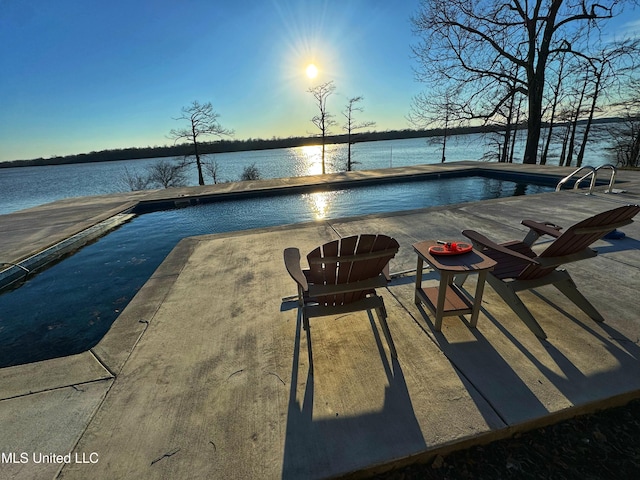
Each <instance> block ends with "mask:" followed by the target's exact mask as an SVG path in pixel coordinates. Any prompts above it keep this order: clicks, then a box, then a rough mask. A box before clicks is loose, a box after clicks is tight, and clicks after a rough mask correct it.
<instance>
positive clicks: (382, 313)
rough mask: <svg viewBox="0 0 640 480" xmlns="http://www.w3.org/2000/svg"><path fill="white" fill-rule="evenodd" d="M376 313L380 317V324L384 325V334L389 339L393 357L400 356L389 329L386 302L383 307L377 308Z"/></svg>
mask: <svg viewBox="0 0 640 480" xmlns="http://www.w3.org/2000/svg"><path fill="white" fill-rule="evenodd" d="M376 313H377V314H378V318H379V319H380V325H381V326H382V331H383V332H384V336H385V338H386V339H387V343H388V344H389V350H390V351H391V357H392V358H398V352H397V351H396V346H395V344H394V343H393V338H391V331H390V330H389V325H388V324H387V310H386V308H384V303H383V304H382V306H381V307H378V308H376Z"/></svg>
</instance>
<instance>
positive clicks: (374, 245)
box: [284, 235, 400, 373]
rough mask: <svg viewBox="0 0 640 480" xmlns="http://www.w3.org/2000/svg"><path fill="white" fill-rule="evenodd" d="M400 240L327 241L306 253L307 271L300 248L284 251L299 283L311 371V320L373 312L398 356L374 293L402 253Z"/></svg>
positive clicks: (376, 237)
mask: <svg viewBox="0 0 640 480" xmlns="http://www.w3.org/2000/svg"><path fill="white" fill-rule="evenodd" d="M399 248H400V246H399V245H398V242H397V241H396V240H394V239H393V238H391V237H388V236H386V235H355V236H352V237H346V238H341V239H339V240H334V241H332V242H329V243H326V244H324V245H322V246H320V247H317V248H316V249H314V250H313V251H312V252H311V253H309V255H307V262H308V264H309V269H308V270H303V269H302V267H301V265H300V251H299V250H298V249H297V248H287V249H285V250H284V263H285V266H286V268H287V271H288V272H289V275H291V278H293V279H294V280H295V281H296V283H297V284H298V302H299V308H300V310H301V313H302V319H303V325H304V328H305V330H307V348H308V349H309V370H310V372H311V373H313V360H312V354H311V336H310V331H309V318H312V317H322V316H327V315H339V314H342V313H348V312H356V311H362V310H367V311H369V312H371V310H375V311H376V313H377V314H378V318H379V320H380V324H381V326H382V330H383V332H384V335H385V337H386V339H387V343H388V344H389V350H390V351H391V355H392V357H393V358H397V353H396V349H395V346H394V344H393V339H392V338H391V333H390V332H389V326H388V325H387V312H386V309H385V307H384V301H383V299H382V297H380V296H379V295H377V294H376V291H375V289H376V288H379V287H384V286H385V285H387V282H388V280H389V261H390V260H391V259H392V258H393V257H394V256H395V254H396V253H397V252H398V249H399Z"/></svg>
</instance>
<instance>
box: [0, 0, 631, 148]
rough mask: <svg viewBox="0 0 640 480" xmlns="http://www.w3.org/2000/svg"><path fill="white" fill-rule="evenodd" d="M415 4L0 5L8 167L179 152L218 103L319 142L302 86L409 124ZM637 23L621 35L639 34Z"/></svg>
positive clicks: (238, 116)
mask: <svg viewBox="0 0 640 480" xmlns="http://www.w3.org/2000/svg"><path fill="white" fill-rule="evenodd" d="M418 5H419V0H402V1H397V2H394V1H389V0H298V1H295V0H235V1H212V0H208V1H207V0H180V1H176V0H172V1H169V0H155V1H152V0H109V1H104V0H73V1H72V0H31V1H29V0H0V161H4V160H15V159H30V158H37V157H44V158H47V157H50V156H55V155H67V154H73V153H85V152H90V151H98V150H104V149H110V148H125V147H133V146H139V147H145V146H156V145H167V144H171V143H172V141H171V140H169V139H168V138H167V135H168V133H169V131H170V130H171V129H172V128H177V127H181V126H183V124H180V122H177V121H175V120H174V118H175V117H177V116H179V115H180V110H181V108H182V107H183V106H187V105H189V104H190V103H191V102H192V101H194V100H198V101H199V102H201V103H205V102H211V103H212V104H213V107H214V110H215V111H217V112H218V113H219V114H220V115H221V117H220V122H221V124H222V125H223V126H224V127H225V128H229V129H233V130H235V132H236V134H235V138H238V139H246V138H271V137H288V136H294V135H309V134H316V133H317V131H316V130H315V127H314V126H313V124H312V123H311V121H310V120H311V118H312V117H313V116H314V115H315V114H316V113H317V107H316V106H315V105H314V102H313V98H312V96H311V94H309V93H308V92H307V90H308V88H309V87H310V86H311V85H313V84H317V83H321V82H324V81H329V80H332V81H334V83H335V86H336V93H335V94H334V95H333V96H332V97H331V98H330V99H329V110H330V112H331V113H333V114H334V115H335V116H336V119H337V120H339V121H340V120H341V116H340V112H341V111H342V110H343V108H344V105H345V104H346V101H347V98H349V97H354V96H360V95H362V96H363V97H364V102H363V103H362V106H363V108H364V110H365V111H364V113H362V114H359V115H360V117H359V118H361V119H362V120H372V121H375V122H376V123H377V125H376V127H375V128H376V129H377V130H389V129H404V128H408V127H410V125H409V124H408V122H407V120H406V118H405V117H406V115H407V113H408V111H409V108H410V104H411V98H412V97H413V96H414V95H415V94H416V93H418V92H419V91H420V90H421V89H422V88H423V86H422V85H420V84H418V83H416V82H415V81H414V75H413V70H412V66H413V60H412V58H411V44H412V43H414V42H415V40H416V39H415V38H414V37H413V35H412V32H411V22H410V17H411V15H412V14H414V13H415V12H416V11H417V8H418ZM639 16H640V13H639V12H638V11H637V10H636V11H634V12H633V15H631V16H629V15H627V16H625V18H623V19H619V20H618V23H617V25H618V27H619V28H622V27H623V26H624V28H627V29H628V28H633V25H634V24H635V27H634V28H635V29H636V31H637V29H638V17H639ZM634 22H635V23H634ZM311 62H313V63H315V64H316V65H317V66H318V68H319V71H320V73H319V75H318V77H317V78H316V79H315V80H313V81H311V80H309V79H308V78H307V77H306V76H305V68H306V66H307V65H308V64H309V63H311ZM336 130H338V129H336Z"/></svg>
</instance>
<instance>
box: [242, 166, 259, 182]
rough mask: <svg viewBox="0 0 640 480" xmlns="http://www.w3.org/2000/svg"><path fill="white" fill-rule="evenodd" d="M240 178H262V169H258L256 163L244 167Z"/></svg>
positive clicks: (244, 179) (243, 179)
mask: <svg viewBox="0 0 640 480" xmlns="http://www.w3.org/2000/svg"><path fill="white" fill-rule="evenodd" d="M240 180H241V181H246V180H260V171H259V170H258V167H256V164H255V163H252V164H251V165H249V166H248V167H244V170H243V171H242V174H241V175H240Z"/></svg>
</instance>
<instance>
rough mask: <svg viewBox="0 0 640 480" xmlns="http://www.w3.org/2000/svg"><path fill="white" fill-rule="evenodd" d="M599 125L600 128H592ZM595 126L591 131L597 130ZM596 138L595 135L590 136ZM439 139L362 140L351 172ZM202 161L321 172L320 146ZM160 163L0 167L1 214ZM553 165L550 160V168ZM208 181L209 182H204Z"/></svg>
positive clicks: (286, 173) (597, 150)
mask: <svg viewBox="0 0 640 480" xmlns="http://www.w3.org/2000/svg"><path fill="white" fill-rule="evenodd" d="M595 127H598V126H595ZM595 127H594V128H595ZM594 138H595V137H594ZM440 140H441V138H433V139H428V138H415V139H403V140H384V141H378V142H363V143H358V144H356V145H353V146H352V160H354V161H356V162H358V163H356V164H355V166H354V170H371V169H377V168H387V167H400V166H407V165H418V164H425V163H439V162H440V158H441V145H440V143H439V141H440ZM605 147H606V145H605V144H604V143H603V142H600V143H594V145H593V146H592V147H590V148H588V149H587V155H586V157H585V162H584V163H585V165H594V166H596V165H601V164H603V163H606V154H605V151H604V148H605ZM491 148H492V146H491V141H490V138H489V137H488V136H486V135H482V134H471V135H458V136H454V137H449V138H448V139H447V151H446V154H447V162H455V161H461V160H481V159H482V158H483V155H485V153H486V152H488V151H490V149H491ZM523 148H524V134H523V132H521V134H520V138H519V141H518V142H517V144H516V154H515V158H521V157H522V150H523ZM346 152H347V147H346V145H328V146H327V153H326V170H327V172H328V173H330V172H337V171H342V170H344V165H345V164H346V157H347V153H346ZM204 158H205V160H213V161H215V162H217V163H218V166H219V176H220V177H221V178H222V179H223V180H228V181H235V180H238V179H239V178H240V175H241V174H242V171H243V170H244V168H245V167H247V166H250V165H252V164H255V166H256V167H257V168H258V171H259V172H260V175H261V177H262V178H281V177H292V176H302V175H315V174H319V173H321V172H322V169H321V160H320V158H321V147H320V146H312V147H294V148H282V149H273V150H258V151H248V152H232V153H219V154H215V155H205V156H204ZM156 161H158V159H153V158H151V159H143V160H122V161H117V162H96V163H80V164H73V165H51V166H39V167H15V168H0V215H1V214H6V213H10V212H15V211H17V210H22V209H25V208H30V207H35V206H37V205H42V204H45V203H49V202H53V201H55V200H60V199H62V198H68V197H81V196H87V195H101V194H107V193H116V192H123V191H127V190H129V187H128V186H127V184H126V183H125V182H124V174H125V168H126V169H127V170H128V171H129V172H131V173H134V174H135V173H144V172H145V169H146V168H147V167H148V166H149V165H151V164H153V163H154V162H156ZM555 162H556V163H553V160H550V163H549V164H557V160H555ZM188 175H189V177H188V184H189V185H197V184H198V177H197V171H196V168H195V166H194V167H193V168H190V169H189V171H188ZM205 181H206V182H207V183H211V179H207V178H205Z"/></svg>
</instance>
